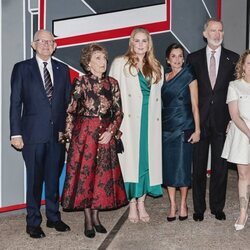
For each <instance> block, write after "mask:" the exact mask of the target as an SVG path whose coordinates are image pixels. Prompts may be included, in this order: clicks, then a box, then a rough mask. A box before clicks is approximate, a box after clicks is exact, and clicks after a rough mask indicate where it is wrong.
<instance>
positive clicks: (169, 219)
mask: <svg viewBox="0 0 250 250" xmlns="http://www.w3.org/2000/svg"><path fill="white" fill-rule="evenodd" d="M167 220H168V221H169V222H171V221H175V220H176V216H174V217H168V216H167Z"/></svg>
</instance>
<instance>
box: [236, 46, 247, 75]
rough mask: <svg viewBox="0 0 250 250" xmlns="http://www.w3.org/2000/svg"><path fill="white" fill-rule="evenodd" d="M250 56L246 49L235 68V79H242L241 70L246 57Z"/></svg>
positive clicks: (242, 71)
mask: <svg viewBox="0 0 250 250" xmlns="http://www.w3.org/2000/svg"><path fill="white" fill-rule="evenodd" d="M248 55H250V50H249V49H247V50H246V51H245V52H244V53H243V54H242V55H241V56H240V59H239V60H238V62H237V64H236V67H235V76H236V79H241V78H243V76H244V74H245V72H244V70H243V65H244V63H245V62H246V58H247V56H248Z"/></svg>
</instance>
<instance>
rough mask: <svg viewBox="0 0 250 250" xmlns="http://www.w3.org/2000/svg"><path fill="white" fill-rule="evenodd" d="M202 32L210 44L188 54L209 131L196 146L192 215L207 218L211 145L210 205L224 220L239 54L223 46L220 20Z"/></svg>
mask: <svg viewBox="0 0 250 250" xmlns="http://www.w3.org/2000/svg"><path fill="white" fill-rule="evenodd" d="M203 36H204V37H205V38H206V39H207V46H206V47H205V48H203V49H201V50H198V51H196V52H194V53H191V54H190V55H188V57H187V62H188V63H190V64H192V65H193V67H194V70H195V73H196V77H197V80H198V88H199V111H200V120H201V121H200V122H201V128H203V132H204V131H205V134H206V135H205V138H204V139H202V140H201V141H200V142H199V143H197V144H196V145H195V146H194V162H193V202H194V214H193V219H194V220H195V221H202V220H203V219H204V212H205V210H206V202H205V194H206V172H207V160H208V151H209V146H210V145H211V178H210V186H209V205H210V210H211V213H212V214H213V215H215V218H216V219H218V220H225V219H226V215H225V213H224V212H223V209H224V205H225V199H226V185H227V166H226V162H225V160H223V159H222V158H221V153H222V149H223V145H224V140H225V136H226V128H227V124H228V122H229V119H230V116H229V112H228V107H227V105H226V96H227V89H228V85H229V82H230V81H232V80H233V79H234V70H235V64H236V62H237V61H238V59H239V55H238V54H236V53H234V52H232V51H230V50H227V49H225V48H224V47H222V46H221V44H222V41H223V36H224V31H223V23H222V22H221V21H219V20H216V19H209V20H207V22H206V23H205V25H204V31H203Z"/></svg>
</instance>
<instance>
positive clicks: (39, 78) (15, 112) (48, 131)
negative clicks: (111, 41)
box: [10, 30, 71, 238]
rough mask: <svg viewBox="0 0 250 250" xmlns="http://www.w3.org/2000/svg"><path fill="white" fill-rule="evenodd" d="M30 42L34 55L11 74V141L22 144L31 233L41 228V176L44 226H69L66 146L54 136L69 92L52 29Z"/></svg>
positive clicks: (37, 235)
mask: <svg viewBox="0 0 250 250" xmlns="http://www.w3.org/2000/svg"><path fill="white" fill-rule="evenodd" d="M32 48H33V49H34V50H35V51H36V56H34V57H33V58H32V59H28V60H25V61H22V62H19V63H17V64H15V66H14V68H13V72H12V76H11V97H10V131H11V132H10V134H11V145H12V146H14V147H15V148H16V149H18V150H22V154H23V158H24V161H25V165H26V171H27V194H26V195H27V218H26V221H27V227H26V232H27V233H28V234H29V235H30V237H32V238H42V237H45V234H44V232H43V230H42V228H41V227H40V225H41V222H42V216H41V213H40V204H41V194H42V185H43V182H45V201H46V217H47V227H50V228H55V229H56V230H57V231H61V232H63V231H69V230H70V228H69V226H68V225H66V224H65V223H64V222H63V221H62V220H61V216H60V212H59V192H58V190H59V177H60V174H61V170H62V167H63V164H64V157H65V147H64V145H62V144H60V143H59V142H58V139H59V133H61V132H64V126H65V116H66V108H67V104H68V99H69V94H70V88H71V85H70V78H69V69H68V67H67V66H66V65H65V64H63V63H61V62H58V61H55V60H53V59H52V58H51V55H52V54H53V52H54V50H55V49H56V42H55V41H54V37H53V35H52V34H51V33H50V32H49V31H46V30H39V31H37V32H36V34H35V36H34V41H33V42H32Z"/></svg>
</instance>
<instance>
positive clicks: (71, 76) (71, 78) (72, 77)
mask: <svg viewBox="0 0 250 250" xmlns="http://www.w3.org/2000/svg"><path fill="white" fill-rule="evenodd" d="M69 73H70V80H71V82H73V80H74V79H75V78H76V77H78V76H79V73H78V72H77V71H75V70H73V69H70V70H69Z"/></svg>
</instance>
